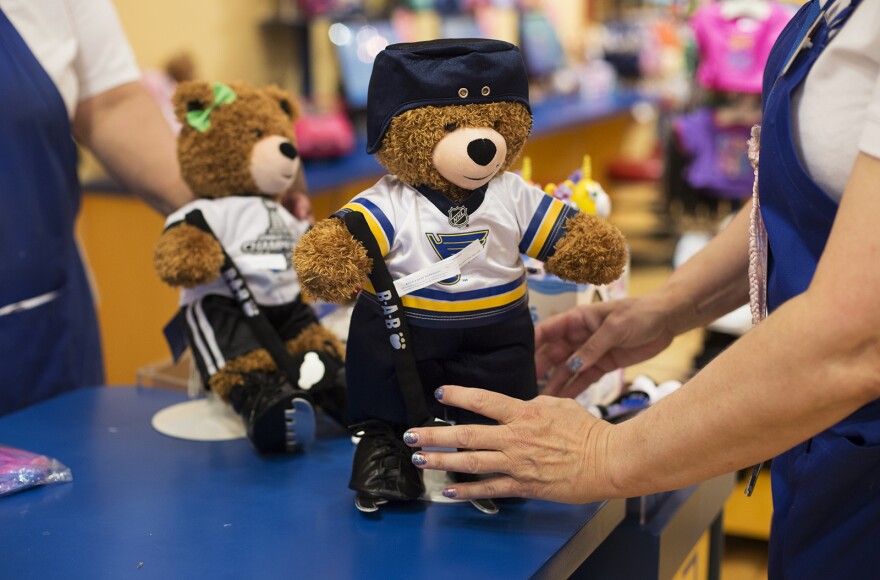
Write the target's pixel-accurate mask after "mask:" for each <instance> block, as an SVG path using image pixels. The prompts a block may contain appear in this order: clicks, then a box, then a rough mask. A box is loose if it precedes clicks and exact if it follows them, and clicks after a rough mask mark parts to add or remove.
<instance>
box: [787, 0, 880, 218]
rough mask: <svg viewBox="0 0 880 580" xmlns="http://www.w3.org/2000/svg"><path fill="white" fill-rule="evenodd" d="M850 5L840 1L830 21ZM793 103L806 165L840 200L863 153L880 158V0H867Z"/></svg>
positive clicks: (821, 57) (827, 49) (797, 140)
mask: <svg viewBox="0 0 880 580" xmlns="http://www.w3.org/2000/svg"><path fill="white" fill-rule="evenodd" d="M848 4H849V0H837V2H835V5H834V6H833V7H832V8H831V10H830V11H829V12H830V18H832V19H833V17H834V15H835V14H836V13H837V12H839V11H840V9H842V8H843V7H845V6H847V5H848ZM792 104H793V113H792V123H793V127H792V130H793V131H792V132H793V133H794V138H795V143H796V144H797V146H798V152H799V154H800V157H801V159H802V160H803V162H804V166H805V167H806V169H807V172H808V173H809V174H810V176H811V177H812V178H813V180H814V181H816V183H818V184H819V185H820V186H821V187H822V189H824V190H825V192H826V193H828V194H829V195H830V196H831V197H833V198H834V199H836V200H838V201H839V200H840V197H841V196H842V195H843V190H844V188H845V187H846V182H847V180H848V179H849V174H850V172H851V170H852V167H853V164H854V163H855V160H856V156H857V155H858V153H859V152H860V151H861V152H864V153H867V154H868V155H871V156H873V157H880V0H862V2H861V4H860V5H859V6H858V7H857V8H856V10H855V12H854V13H853V15H852V16H851V17H850V18H849V20H847V22H846V24H844V25H843V27H842V28H841V29H840V31H839V32H838V33H837V35H836V36H834V37H833V38H832V39H831V41H830V42H829V43H828V46H826V47H825V50H824V51H823V52H822V54H821V55H819V58H818V60H817V61H816V63H815V64H814V65H813V68H812V70H810V73H809V74H808V75H807V78H806V80H805V81H804V83H803V85H802V86H801V88H800V89H799V90H798V91H797V92H796V93H795V94H794V97H793V100H792Z"/></svg>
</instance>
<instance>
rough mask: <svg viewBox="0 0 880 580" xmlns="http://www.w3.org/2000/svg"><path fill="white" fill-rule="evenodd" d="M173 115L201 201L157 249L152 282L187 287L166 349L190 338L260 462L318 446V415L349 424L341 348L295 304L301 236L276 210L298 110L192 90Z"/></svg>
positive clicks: (278, 96) (255, 95)
mask: <svg viewBox="0 0 880 580" xmlns="http://www.w3.org/2000/svg"><path fill="white" fill-rule="evenodd" d="M174 108H175V114H176V116H177V119H178V120H179V121H180V122H181V123H182V125H183V127H182V129H181V131H180V134H179V136H178V157H179V162H180V168H181V172H182V174H183V177H184V179H185V180H186V182H187V183H188V184H189V186H190V188H191V189H192V191H193V193H195V195H196V197H197V198H198V199H197V200H196V201H193V202H191V203H189V204H187V205H186V206H184V207H183V208H181V209H180V210H178V211H177V212H175V213H174V214H172V215H171V216H169V217H168V220H167V222H166V227H165V231H164V232H163V233H162V236H161V237H160V239H159V242H158V244H157V245H156V249H155V254H154V262H155V268H156V271H157V272H158V274H159V276H160V277H161V278H162V280H164V281H165V282H166V283H168V284H169V285H171V286H182V287H183V289H182V292H181V298H180V303H181V310H180V312H179V314H178V316H177V317H176V319H175V320H176V323H177V324H173V325H169V328H170V329H171V330H170V332H169V335H170V336H169V342H172V345H173V344H174V343H177V344H179V345H181V346H183V344H184V343H183V341H181V340H179V339H180V338H181V337H182V336H185V344H187V345H188V346H190V347H191V349H192V353H193V358H194V359H195V362H196V365H197V367H198V369H199V372H200V374H201V376H202V378H203V380H204V382H205V384H206V386H207V387H208V388H209V389H210V390H211V391H213V392H214V393H216V394H217V395H219V396H220V397H221V398H222V399H223V400H225V401H227V402H228V403H230V404H231V405H232V406H233V407H234V408H235V410H236V411H237V412H238V413H239V414H241V416H242V418H243V420H244V423H245V426H246V431H247V435H248V437H249V439H250V440H251V442H252V443H253V445H254V446H255V447H256V449H257V450H258V451H260V452H262V453H275V452H286V451H295V450H298V449H300V448H302V447H303V446H304V445H305V444H307V443H308V442H309V441H310V440H311V439H312V438H313V437H314V433H315V407H314V406H315V405H316V404H317V405H319V406H321V407H323V408H324V409H325V411H327V412H328V413H329V414H331V415H333V416H335V417H336V418H339V419H341V420H343V421H345V419H344V418H343V411H344V374H343V373H342V367H343V361H342V356H341V345H340V344H339V342H338V341H337V339H336V338H335V337H334V336H333V335H332V334H331V333H330V332H329V331H328V330H326V329H325V328H323V327H322V326H321V325H320V324H318V321H317V319H316V317H315V315H314V313H313V312H312V309H311V308H310V307H309V306H308V305H306V304H304V303H303V302H302V300H301V298H300V286H299V282H298V280H297V277H296V272H295V271H294V270H293V268H292V267H291V265H290V256H291V252H292V250H293V247H294V246H295V245H296V243H297V241H298V240H299V238H300V236H302V234H303V233H304V232H305V231H306V229H307V228H308V224H307V223H305V222H303V221H300V220H297V219H296V218H294V217H293V216H292V215H291V214H290V213H289V212H288V211H287V210H286V209H285V208H284V207H283V206H282V205H280V204H279V203H278V202H277V201H276V198H277V197H278V196H279V195H280V194H282V193H284V192H285V191H287V190H288V189H289V188H290V187H291V185H292V184H293V182H294V179H295V178H296V176H297V174H298V172H299V171H301V167H300V159H299V157H298V155H297V150H296V145H295V144H294V138H293V134H292V127H293V121H294V119H295V118H296V115H297V109H296V106H295V101H294V99H293V97H292V96H291V95H290V94H288V93H286V92H284V91H282V90H280V89H279V88H277V87H274V86H270V87H266V88H263V89H256V88H253V87H250V86H248V85H246V84H242V83H232V84H229V85H225V84H222V83H208V82H201V81H191V82H185V83H182V84H181V85H180V86H179V87H178V89H177V92H176V94H175V96H174ZM184 323H185V324H184ZM172 339H175V340H172ZM172 348H174V346H172ZM177 350H178V352H179V350H181V349H180V348H178V349H177Z"/></svg>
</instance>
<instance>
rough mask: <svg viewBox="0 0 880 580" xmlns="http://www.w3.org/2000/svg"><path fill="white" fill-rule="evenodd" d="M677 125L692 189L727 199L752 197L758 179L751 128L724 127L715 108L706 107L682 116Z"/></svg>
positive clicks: (675, 128)
mask: <svg viewBox="0 0 880 580" xmlns="http://www.w3.org/2000/svg"><path fill="white" fill-rule="evenodd" d="M673 128H674V130H675V134H676V137H677V138H678V144H679V146H680V148H681V152H682V153H683V154H685V155H686V156H687V159H688V161H687V166H686V167H685V169H684V177H685V179H686V180H687V182H688V184H689V185H690V186H691V187H692V188H695V189H700V190H704V191H705V193H706V194H707V195H710V196H712V197H718V198H723V199H738V200H743V199H745V198H748V197H749V195H750V194H751V192H752V182H753V181H754V179H755V174H754V172H753V171H752V166H751V164H750V163H749V157H748V149H747V147H746V144H747V143H748V140H749V133H750V131H751V127H745V126H739V125H732V126H728V127H725V126H722V125H720V124H718V123H717V122H716V121H715V114H714V112H713V111H712V109H709V108H704V109H697V110H695V111H692V112H690V113H687V114H685V115H682V116H681V117H678V118H677V119H676V120H675V123H674V125H673Z"/></svg>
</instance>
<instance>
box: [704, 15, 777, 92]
mask: <svg viewBox="0 0 880 580" xmlns="http://www.w3.org/2000/svg"><path fill="white" fill-rule="evenodd" d="M721 5H722V3H721V2H709V3H707V4H704V5H703V6H702V7H701V8H700V9H699V10H697V11H696V12H695V13H694V15H693V16H692V17H691V21H690V24H691V27H692V28H693V30H694V35H695V36H696V41H697V50H698V51H699V65H698V67H697V81H698V82H699V83H700V84H701V85H702V86H704V87H706V88H707V89H711V90H715V91H729V92H737V93H753V94H760V93H761V81H762V79H763V76H764V66H765V65H766V64H767V57H768V56H769V55H770V49H771V48H773V43H774V42H776V37H777V36H779V33H780V32H782V29H783V28H785V25H786V24H787V23H788V21H789V19H790V18H791V16H792V14H791V12H790V11H789V10H787V9H786V8H783V7H782V6H780V5H778V4H776V3H772V4H771V5H770V10H769V12H768V14H767V17H766V18H765V19H764V20H762V21H758V20H752V19H750V18H745V17H743V18H726V17H725V16H724V15H723V14H722V6H721Z"/></svg>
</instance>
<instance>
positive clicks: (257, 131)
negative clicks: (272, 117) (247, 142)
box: [254, 129, 263, 139]
mask: <svg viewBox="0 0 880 580" xmlns="http://www.w3.org/2000/svg"><path fill="white" fill-rule="evenodd" d="M254 135H255V136H256V137H257V139H259V138H260V137H262V136H263V132H262V131H260V130H259V129H254Z"/></svg>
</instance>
